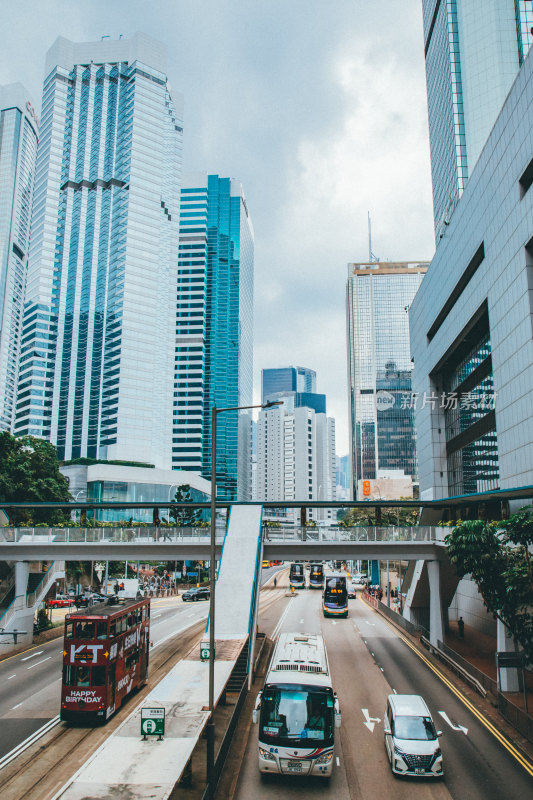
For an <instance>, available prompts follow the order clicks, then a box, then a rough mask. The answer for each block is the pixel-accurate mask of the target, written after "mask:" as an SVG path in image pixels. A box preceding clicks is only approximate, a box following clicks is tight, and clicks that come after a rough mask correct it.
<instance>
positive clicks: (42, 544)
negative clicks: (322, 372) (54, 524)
mask: <svg viewBox="0 0 533 800" xmlns="http://www.w3.org/2000/svg"><path fill="white" fill-rule="evenodd" d="M236 508H239V509H242V512H244V510H245V509H247V508H249V509H252V510H254V509H258V510H259V517H260V516H261V506H248V505H243V506H239V505H233V506H232V507H231V511H230V514H233V513H234V511H235V509H236ZM446 533H448V529H447V528H442V527H435V526H412V527H399V526H398V527H393V526H391V527H357V528H340V527H335V526H331V527H317V528H307V527H304V528H301V527H295V526H285V527H281V528H272V527H264V528H263V529H262V535H261V538H262V543H263V551H264V556H265V558H269V559H272V560H274V559H277V560H283V561H291V560H293V559H305V560H309V559H315V558H316V559H318V560H321V561H329V560H337V559H365V560H368V559H370V560H386V559H389V560H395V559H396V560H399V559H404V560H417V559H426V560H435V559H436V560H442V559H443V558H445V557H446V556H445V549H446V548H445V545H444V536H445V535H446ZM224 535H225V530H224V528H221V527H220V528H218V527H217V531H216V547H217V559H218V558H220V554H221V552H222V544H223V541H224ZM249 535H250V536H251V537H254V536H255V532H252V531H251V530H250V533H249ZM210 546H211V538H210V532H209V528H172V527H168V528H167V527H164V528H163V527H157V528H156V527H133V528H118V527H117V528H109V527H106V528H40V527H36V528H8V527H2V528H0V560H5V561H16V560H22V561H38V560H49V559H52V560H53V559H56V560H63V561H72V560H93V559H98V560H108V561H122V560H124V559H128V560H131V561H135V560H140V561H144V560H147V561H149V560H153V559H160V558H165V559H169V560H172V559H175V560H181V559H191V560H201V561H205V560H209V555H210Z"/></svg>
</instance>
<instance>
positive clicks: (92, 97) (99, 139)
mask: <svg viewBox="0 0 533 800" xmlns="http://www.w3.org/2000/svg"><path fill="white" fill-rule="evenodd" d="M165 70H166V49H165V47H164V46H163V45H161V44H160V43H159V42H156V41H155V40H153V39H151V38H150V37H148V36H145V35H143V34H135V36H133V37H132V38H131V39H121V40H119V41H111V40H110V39H104V40H102V41H99V42H88V43H82V44H76V43H73V42H70V41H68V40H66V39H63V38H61V37H60V38H58V39H57V40H56V42H55V44H54V45H53V46H52V48H51V49H50V50H49V52H48V54H47V58H46V71H45V75H46V77H45V80H44V89H43V103H42V120H41V135H40V141H39V150H38V156H37V169H36V180H35V195H34V207H33V216H32V238H31V245H30V257H29V270H28V280H27V291H26V302H25V313H24V326H23V338H22V348H21V357H20V367H19V388H18V400H17V412H16V422H15V432H16V433H17V434H25V433H29V434H33V435H36V436H41V437H43V438H46V439H50V440H51V441H52V442H54V443H55V444H56V445H57V449H58V454H59V457H60V458H63V459H72V458H76V457H79V456H87V457H93V458H103V459H106V458H107V459H119V460H131V461H137V462H147V463H151V464H154V465H155V466H157V467H161V468H168V467H170V465H171V442H172V436H171V431H172V387H173V362H174V336H175V319H176V309H175V302H176V270H177V263H178V240H179V187H180V178H181V151H182V138H183V126H182V121H181V117H182V111H181V98H180V97H178V98H175V97H173V96H172V95H171V94H170V90H169V87H168V84H167V78H166V74H165Z"/></svg>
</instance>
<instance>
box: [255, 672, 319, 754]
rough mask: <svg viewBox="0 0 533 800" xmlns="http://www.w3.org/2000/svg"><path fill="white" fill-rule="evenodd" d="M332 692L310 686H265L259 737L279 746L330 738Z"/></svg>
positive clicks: (314, 743) (303, 745) (303, 743)
mask: <svg viewBox="0 0 533 800" xmlns="http://www.w3.org/2000/svg"><path fill="white" fill-rule="evenodd" d="M333 722H334V717H333V695H332V693H331V691H316V690H315V689H314V688H312V687H304V686H301V687H297V686H296V687H295V686H292V687H290V686H286V687H279V686H277V687H272V688H270V687H265V690H264V692H263V700H262V707H261V724H260V739H261V740H262V741H263V742H267V743H271V744H279V745H288V746H290V745H294V746H298V745H299V746H300V747H305V746H309V744H310V741H309V740H313V746H315V745H317V744H318V743H321V744H327V743H328V742H332V741H333Z"/></svg>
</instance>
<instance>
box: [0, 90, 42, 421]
mask: <svg viewBox="0 0 533 800" xmlns="http://www.w3.org/2000/svg"><path fill="white" fill-rule="evenodd" d="M38 137H39V120H38V117H37V114H36V112H35V109H34V106H33V102H32V101H31V99H30V97H29V94H28V92H27V91H26V89H25V88H24V86H22V84H20V83H14V84H10V85H8V86H0V430H8V431H12V430H13V422H14V415H15V401H16V387H17V374H18V359H19V350H20V341H21V335H22V316H23V311H24V286H25V283H26V270H27V266H28V247H29V241H30V218H31V202H32V196H33V182H34V177H35V158H36V155H37V142H38Z"/></svg>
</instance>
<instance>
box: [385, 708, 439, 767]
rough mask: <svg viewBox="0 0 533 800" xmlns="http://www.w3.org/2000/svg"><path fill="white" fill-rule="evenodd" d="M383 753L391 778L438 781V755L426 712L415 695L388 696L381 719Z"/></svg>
mask: <svg viewBox="0 0 533 800" xmlns="http://www.w3.org/2000/svg"><path fill="white" fill-rule="evenodd" d="M383 726H384V733H385V749H386V751H387V755H388V757H389V761H390V765H391V769H392V771H393V773H394V774H395V775H420V776H424V777H428V778H442V777H443V775H444V771H443V768H442V753H441V750H440V747H439V740H438V737H439V736H441V731H437V730H435V725H434V724H433V720H432V719H431V714H430V712H429V708H428V707H427V705H426V703H425V702H424V700H423V699H422V698H421V697H420V695H417V694H390V695H389V696H388V698H387V707H386V709H385V717H384V719H383Z"/></svg>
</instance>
